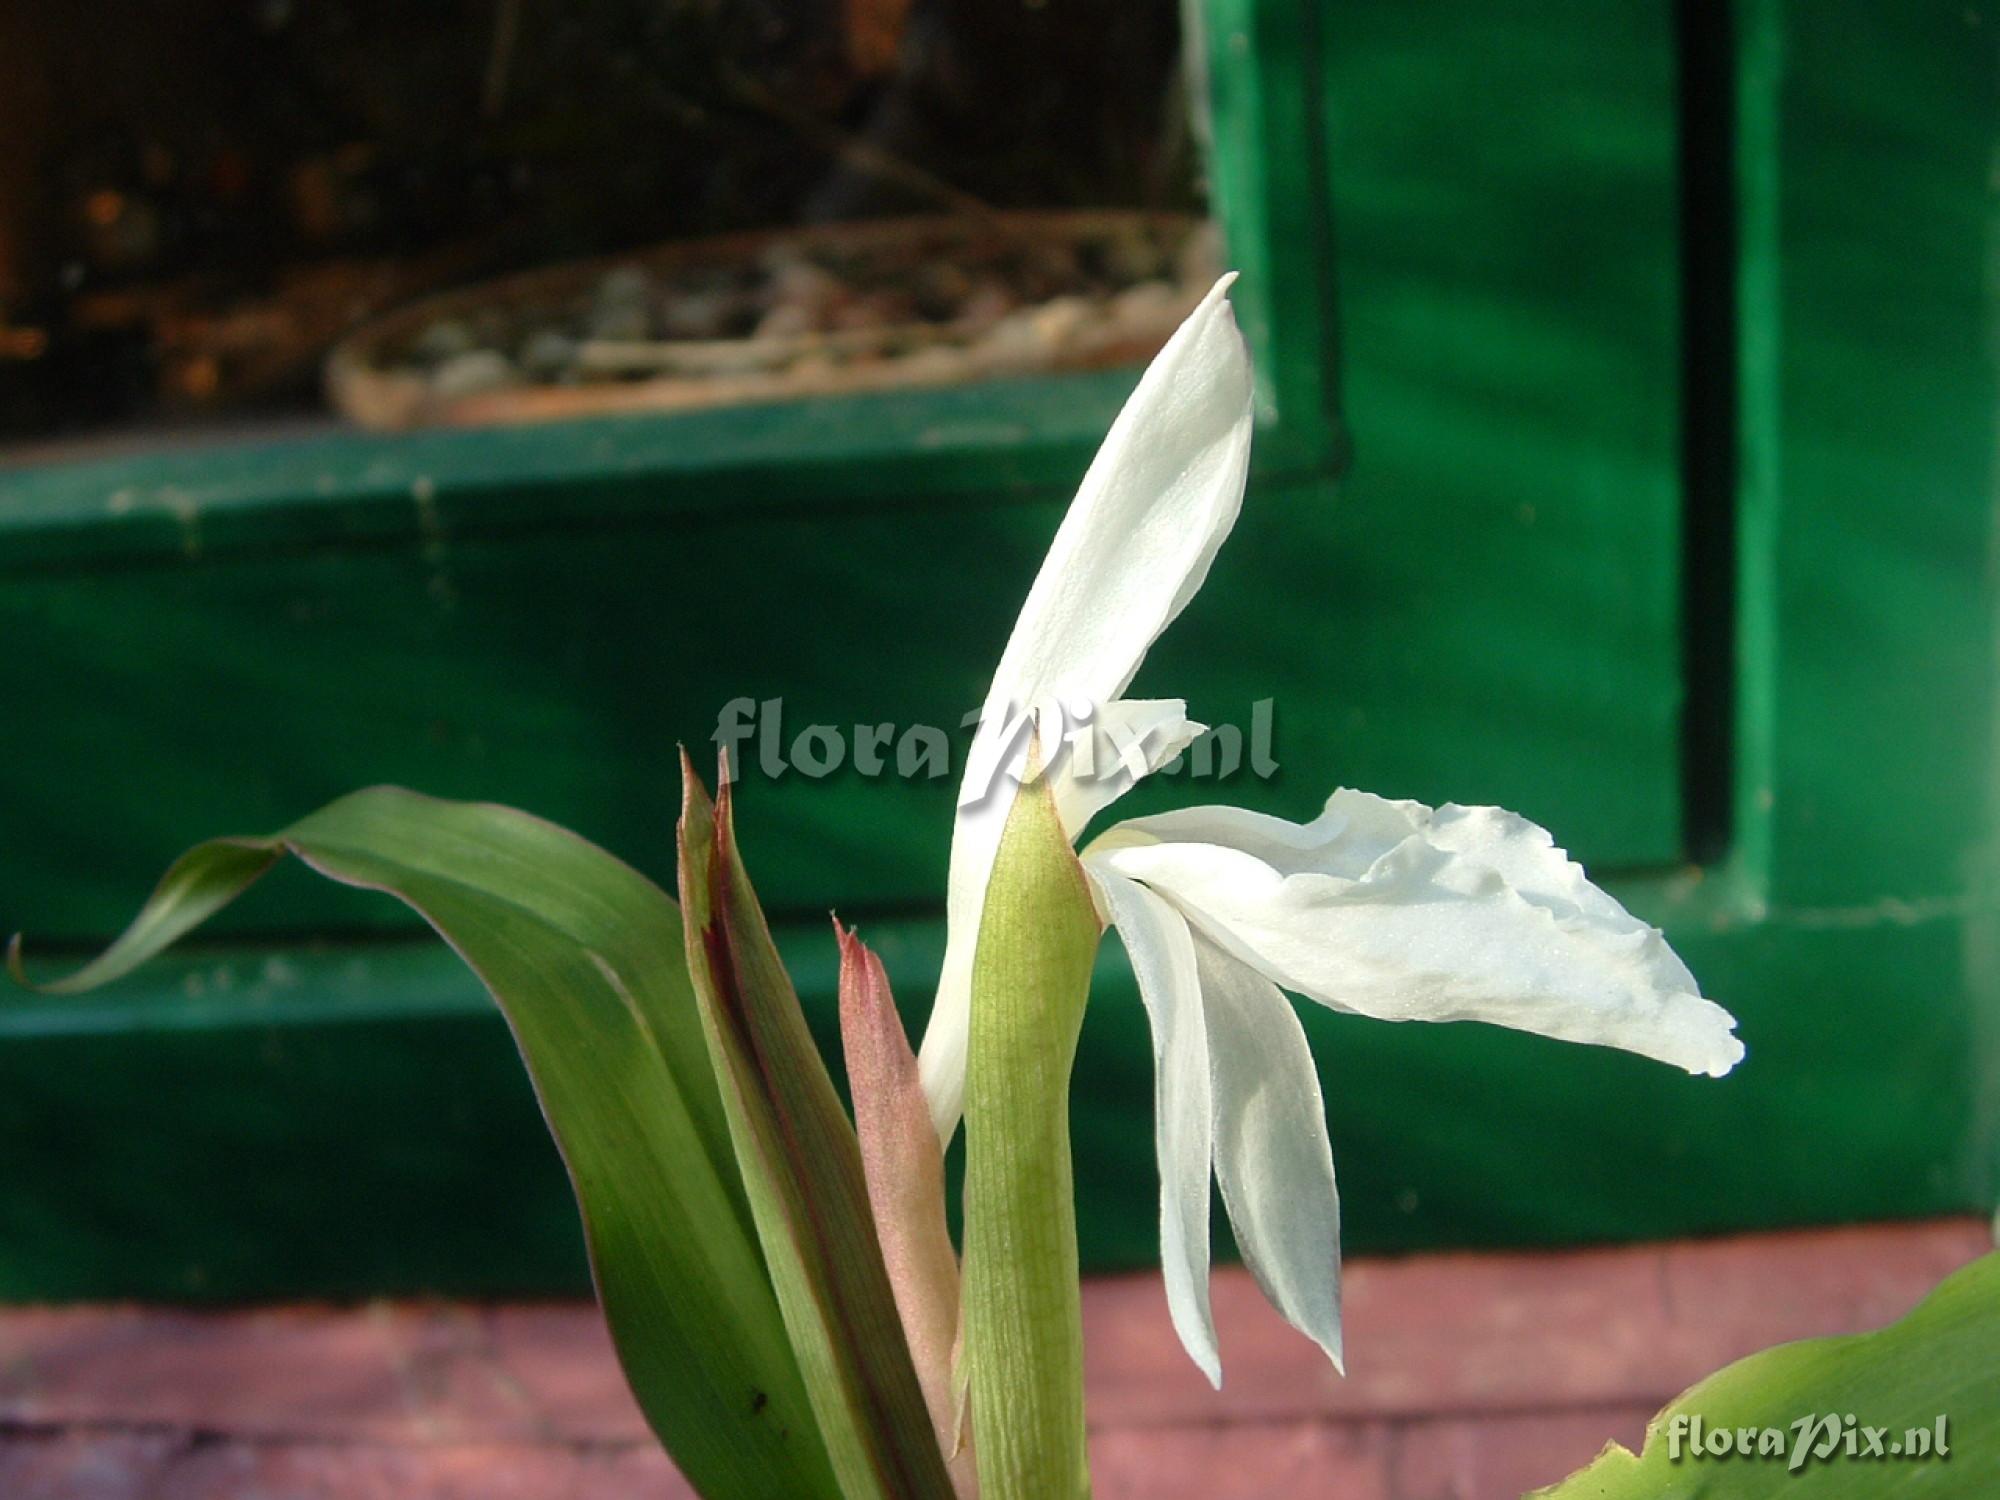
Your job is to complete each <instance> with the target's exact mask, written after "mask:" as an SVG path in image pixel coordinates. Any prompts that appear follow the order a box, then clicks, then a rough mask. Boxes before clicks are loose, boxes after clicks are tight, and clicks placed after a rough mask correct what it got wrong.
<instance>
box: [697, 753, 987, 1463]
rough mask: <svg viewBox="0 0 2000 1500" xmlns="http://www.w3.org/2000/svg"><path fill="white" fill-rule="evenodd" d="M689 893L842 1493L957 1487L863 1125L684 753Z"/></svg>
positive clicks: (777, 1278) (771, 1246)
mask: <svg viewBox="0 0 2000 1500" xmlns="http://www.w3.org/2000/svg"><path fill="white" fill-rule="evenodd" d="M682 779H683V784H684V795H683V800H682V808H681V850H680V854H681V904H682V906H683V908H684V909H685V911H686V914H687V949H688V970H689V972H690V973H691V974H692V975H693V976H694V988H695V994H696V996H697V998H698V999H699V1001H700V1003H701V1014H702V1020H703V1023H704V1027H703V1029H704V1031H705V1033H706V1035H707V1037H708V1043H709V1048H710V1053H711V1056H712V1057H713V1060H714V1064H715V1075H716V1077H717V1079H718V1080H719V1081H720V1082H721V1084H722V1100H723V1107H724V1111H725V1113H726V1114H727V1116H728V1119H729V1128H730V1131H731V1133H732V1135H733V1137H734V1139H735V1142H736V1160H737V1165H738V1167H739V1168H740V1170H741V1172H742V1176H743V1185H744V1187H745V1188H746V1190H747V1191H748V1193H749V1198H750V1208H751V1211H752V1214H753V1215H754V1217H755V1219H756V1224H757V1230H758V1233H759V1235H760V1237H761V1238H762V1241H763V1245H764V1254H765V1258H766V1260H767V1261H768V1262H769V1264H770V1267H771V1280H772V1284H773V1285H774V1286H775V1287H776V1288H777V1292H778V1305H779V1307H780V1308H781V1309H783V1312H784V1316H785V1326H786V1328H787V1329H789V1330H790V1332H791V1336H792V1347H793V1349H794V1350H796V1351H797V1354H798V1358H799V1364H800V1367H801V1368H802V1369H803V1370H804V1372H805V1377H806V1390H807V1393H808V1394H809V1396H810V1397H811V1399H812V1403H813V1410H814V1411H815V1412H816V1413H817V1415H818V1417H819V1425H820V1431H821V1432H822V1433H823V1434H824V1436H825V1438H826V1446H827V1452H828V1453H829V1455H830V1456H831V1457H832V1459H833V1467H834V1471H835V1473H836V1474H838V1475H839V1477H840V1484H841V1489H842V1491H843V1493H844V1494H845V1495H846V1497H847V1500H919V1497H921V1500H952V1496H953V1489H952V1484H951V1478H950V1476H949V1475H948V1474H947V1473H946V1470H945V1462H944V1455H943V1453H942V1451H941V1450H940V1449H939V1447H938V1441H937V1438H936V1436H935V1435H934V1434H933V1432H932V1430H931V1419H930V1412H929V1409H928V1408H927V1407H926V1406H925V1404H924V1395H923V1390H922V1388H921V1387H920V1386H919V1384H918V1382H917V1374H916V1370H915V1367H914V1366H913V1365H912V1364H911V1361H910V1351H909V1345H908V1344H907V1343H906V1342H905V1340H904V1337H903V1327H902V1323H901V1320H900V1319H899V1318H898V1316H897V1312H896V1301H895V1297H894V1295H893V1293H892V1292H891V1290H890V1286H889V1273H888V1271H887V1270H886V1269H885V1267H884V1265H883V1261H882V1250H881V1245H880V1242H879V1241H878V1240H877V1238H876V1234H875V1222H874V1219H873V1218H872V1216H871V1215H870V1212H869V1206H868V1187H867V1183H866V1180H865V1178H864V1176H863V1174H862V1167H861V1151H860V1147H859V1145H858V1144H857V1143H856V1140H855V1135H854V1128H853V1126H851V1125H850V1124H849V1123H848V1120H847V1113H846V1111H845V1110H843V1109H842V1108H841V1104H840V1096H839V1095H838V1094H837V1093H835V1092H834V1087H833V1079H832V1078H831V1077H830V1076H829V1075H828V1073H827V1070H826V1064H825V1062H824V1061H823V1060H822V1059H821V1057H820V1055H819V1048H818V1046H817V1045H816V1044H815V1042H814V1041H813V1037H812V1033H811V1031H810V1030H808V1029H807V1027H806V1021H805V1015H804V1013H803V1012H802V1011H801V1010H800V1009H799V1001H798V995H797V994H796V992H795V991H794V990H793V988H792V981H791V978H790V976H789V975H787V974H786V972H785V967H784V964H783V962H782V960H780V959H779V957H778V950H777V947H776V945H774V944H773V943H772V941H771V933H770V929H769V927H768V926H767V925H766V923H765V921H764V913H763V910H762V908H761V907H759V906H758V904H757V897H756V893H755V892H754V891H752V890H751V888H750V879H749V876H748V874H747V873H746V872H745V870H744V868H743V862H742V860H741V859H740V858H739V857H738V855H737V852H736V838H735V833H734V830H733V828H732V826H731V819H730V791H729V783H728V782H727V781H724V782H723V783H722V789H721V792H720V794H719V797H718V800H717V801H716V802H715V803H713V804H711V803H710V801H709V799H708V793H707V792H706V790H705V789H704V788H703V787H702V784H701V779H700V778H699V777H698V776H696V775H695V773H694V768H693V767H692V766H691V765H690V764H688V762H687V758H686V756H685V755H683V756H682Z"/></svg>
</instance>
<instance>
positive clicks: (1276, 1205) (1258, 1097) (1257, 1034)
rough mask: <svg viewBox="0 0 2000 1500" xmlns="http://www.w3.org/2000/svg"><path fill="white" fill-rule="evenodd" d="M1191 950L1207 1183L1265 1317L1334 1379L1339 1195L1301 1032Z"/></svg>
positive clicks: (1267, 985)
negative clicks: (1320, 1355) (1210, 1167)
mask: <svg viewBox="0 0 2000 1500" xmlns="http://www.w3.org/2000/svg"><path fill="white" fill-rule="evenodd" d="M1100 878H1102V877H1100ZM1194 946H1195V954H1196V968H1197V972H1198V973H1199V975H1200V980H1201V1003H1202V1015H1203V1017H1204V1019H1205V1020H1206V1021H1207V1024H1208V1055H1209V1069H1210V1074H1211V1076H1212V1078H1213V1087H1214V1098H1215V1143H1214V1153H1215V1175H1216V1179H1217V1180H1218V1181H1219V1182H1220V1183H1221V1184H1222V1201H1223V1205H1224V1207H1226V1208H1227V1209H1228V1210H1229V1223H1230V1225H1231V1227H1232V1228H1233V1229H1234V1230H1235V1232H1236V1246H1237V1248H1238V1249H1239V1250H1241V1251H1242V1252H1243V1263H1244V1264H1245V1265H1246V1266H1248V1267H1249V1268H1250V1272H1251V1274H1252V1275H1253V1276H1255V1277H1256V1278H1257V1284H1258V1285H1259V1286H1260V1287H1262V1288H1263V1289H1264V1295H1265V1296H1266V1297H1268V1298H1270V1300H1271V1305H1272V1306H1273V1307H1275V1308H1277V1309H1278V1311H1279V1312H1281V1313H1283V1314H1284V1316H1285V1320H1286V1321H1287V1322H1288V1323H1290V1324H1291V1325H1292V1326H1293V1327H1294V1328H1296V1329H1298V1330H1299V1331H1300V1332H1301V1333H1303V1334H1305V1335H1306V1336H1307V1337H1308V1338H1310V1339H1312V1340H1313V1342H1314V1343H1316V1344H1318V1345H1319V1346H1320V1348H1322V1349H1324V1350H1325V1351H1326V1355H1327V1358H1328V1359H1330V1360H1332V1361H1333V1363H1334V1368H1335V1369H1339V1368H1341V1362H1340V1195H1339V1193H1338V1192H1337V1191H1336V1190H1335V1188H1334V1184H1333V1146H1332V1143H1331V1142H1330V1141H1329V1140H1328V1139H1327V1133H1326V1105H1325V1102H1324V1101H1323V1100H1322V1099H1321V1097H1320V1091H1319V1073H1318V1070H1317V1069H1315V1068H1314V1066H1313V1059H1312V1053H1311V1052H1310V1051H1309V1050H1308V1049H1307V1047H1306V1034H1305V1030H1304V1028H1303V1027H1301V1026H1300V1025H1299V1018H1298V1017H1297V1016H1296V1015H1295V1014H1293V1012H1292V1003H1291V1001H1289V1000H1287V999H1286V998H1285V997H1284V995H1283V994H1281V993H1280V992H1279V990H1278V987H1277V986H1276V985H1274V984H1272V983H1271V981H1270V980H1268V979H1266V978H1265V977H1264V976H1263V975H1262V974H1259V973H1258V972H1257V971H1256V970H1255V969H1252V968H1250V967H1249V966H1248V965H1246V964H1242V963H1238V962H1237V961H1236V960H1235V959H1233V958H1231V957H1230V956H1229V955H1228V954H1226V953H1224V952H1223V951H1222V950H1221V949H1220V948H1218V947H1216V946H1215V945H1214V944H1213V943H1211V942H1208V941H1207V940H1206V939H1204V938H1200V937H1197V938H1196V939H1195V940H1194ZM1211 1378H1213V1377H1211Z"/></svg>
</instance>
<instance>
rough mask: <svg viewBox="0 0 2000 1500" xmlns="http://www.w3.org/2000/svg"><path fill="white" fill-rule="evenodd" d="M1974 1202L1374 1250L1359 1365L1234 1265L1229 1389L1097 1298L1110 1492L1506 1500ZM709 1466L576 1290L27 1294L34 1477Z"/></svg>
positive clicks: (1355, 1354)
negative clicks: (1548, 1246)
mask: <svg viewBox="0 0 2000 1500" xmlns="http://www.w3.org/2000/svg"><path fill="white" fill-rule="evenodd" d="M1991 1242H1992V1241H1991V1235H1990V1233H1989V1230H1988V1227H1987V1226H1986V1225H1985V1224H1983V1223H1979V1222H1976V1221H1970V1220H1949V1221H1938V1222H1931V1223H1925V1224H1909V1225H1893V1226H1873V1227H1865V1228H1856V1229H1838V1230H1824V1231H1813V1232H1807V1233H1795V1234H1783V1235H1765V1236H1758V1237H1752V1238H1743V1239H1732V1240H1717V1241H1709V1242H1696V1243H1683V1244H1672V1245H1664V1246H1641V1247H1636V1248H1627V1249H1613V1250H1591V1251H1577V1252H1570V1253H1564V1254H1555V1255H1436V1256H1418V1257H1412V1258H1409V1259H1406V1260H1396V1261H1362V1262H1358V1263H1356V1264H1354V1265H1352V1266H1351V1267H1350V1268H1349V1273H1348V1282H1347V1294H1346V1297H1347V1332H1348V1347H1349V1349H1350V1351H1351V1352H1350V1358H1349V1373H1348V1376H1347V1378H1346V1379H1344V1380H1343V1379H1341V1378H1340V1377H1338V1376H1336V1375H1335V1374H1334V1373H1333V1371H1332V1370H1331V1369H1330V1368H1328V1367H1327V1366H1326V1364H1325V1362H1324V1361H1323V1360H1322V1359H1321V1358H1320V1357H1319V1356H1318V1354H1317V1353H1316V1352H1315V1351H1314V1350H1313V1349H1312V1348H1311V1346H1310V1345H1308V1344H1306V1343H1305V1342H1304V1341H1303V1340H1302V1339H1300V1338H1298V1337H1297V1336H1295V1335H1294V1334H1292V1333H1291V1332H1290V1330H1288V1329H1286V1328H1285V1327H1284V1326H1283V1325H1282V1324H1281V1323H1279V1322H1278V1320H1277V1319H1276V1317H1275V1316H1274V1315H1273V1314H1272V1313H1271V1312H1270V1311H1269V1309H1268V1308H1266V1307H1265V1305H1264V1303H1263V1300H1262V1298H1261V1297H1260V1296H1259V1295H1258V1293H1257V1291H1256V1289H1255V1287H1254V1286H1252V1285H1251V1284H1250V1282H1249V1280H1248V1278H1247V1277H1245V1276H1243V1275H1242V1274H1241V1273H1240V1272H1226V1273H1223V1274H1221V1275H1220V1276H1218V1278H1217V1283H1216V1287H1215V1298H1214V1300H1215V1313H1216V1322H1217V1325H1218V1327H1219V1329H1220V1330H1221V1334H1222V1341H1223V1345H1222V1348H1223V1363H1224V1370H1225V1375H1226V1380H1225V1384H1224V1387H1223V1390H1222V1391H1221V1392H1220V1393H1216V1392H1213V1391H1211V1390H1209V1388H1208V1386H1207V1384H1206V1382H1204V1381H1203V1380H1202V1379H1201V1377H1200V1376H1199V1375H1198V1374H1197V1373H1196V1372H1195V1371H1194V1369H1193V1367H1192V1366H1191V1365H1189V1364H1188V1362H1187V1360H1186V1359H1185V1357H1184V1356H1183V1355H1182V1354H1181V1352H1180V1350H1179V1347H1178V1345H1176V1344H1175V1342H1174V1339H1173V1335H1172V1332H1171V1330H1170V1328H1169V1327H1168V1324H1167V1317H1166V1307H1165V1303H1164V1299H1163V1296H1162V1294H1161V1291H1160V1288H1159V1285H1158V1281H1157V1278H1155V1277H1152V1276H1133V1277H1121V1278H1115V1279H1109V1280H1103V1281H1098V1282H1094V1283H1093V1284H1092V1285H1091V1286H1090V1287H1089V1288H1088V1289H1087V1293H1086V1297H1085V1319H1086V1323H1087V1325H1088V1328H1087V1343H1088V1347H1089V1351H1090V1357H1089V1378H1090V1399H1091V1434H1092V1435H1091V1444H1092V1456H1093V1463H1094V1467H1095V1475H1096V1488H1097V1493H1098V1495H1099V1496H1100V1497H1101V1500H1127V1497H1130V1500H1138V1497H1142V1496H1143V1497H1146V1500H1174V1497H1177V1496H1188V1497H1202V1500H1251V1497H1257V1500H1262V1497H1265V1496H1273V1495H1283V1496H1288V1497H1289V1496H1314V1495H1328V1496H1339V1497H1342V1500H1491V1497H1495V1496H1508V1495H1518V1494H1519V1493H1521V1492H1522V1491H1523V1490H1526V1489H1529V1488H1531V1487H1533V1486H1535V1485H1539V1484H1546V1483H1550V1482H1552V1481H1554V1480H1556V1479H1559V1478H1561V1477H1562V1476H1563V1474H1565V1473H1567V1472H1568V1471H1569V1470H1571V1469H1573V1468H1575V1467H1577V1466H1578V1465H1580V1464H1582V1463H1585V1462H1587V1461H1588V1460H1589V1459H1590V1458H1591V1456H1592V1455H1593V1454H1595V1453H1596V1452H1597V1450H1598V1449H1599V1448H1601V1447H1602V1446H1603V1445H1604V1443H1605V1442H1606V1441H1607V1440H1610V1439H1613V1438H1616V1439H1618V1440H1619V1441H1622V1442H1625V1443H1627V1444H1636V1443H1637V1442H1638V1441H1639V1439H1640V1437H1641V1435H1642V1433H1643V1432H1644V1429H1645V1422H1646V1418H1647V1416H1648V1415H1649V1414H1650V1413H1651V1412H1652V1411H1654V1410H1655V1409H1657V1408H1658V1407H1659V1406H1660V1405H1662V1404H1663V1403H1664V1402H1665V1401H1666V1400H1667V1399H1668V1398H1669V1397H1671V1396H1672V1395H1674V1394H1675V1393H1676V1392H1677V1391H1679V1390H1680V1389H1682V1388H1683V1387H1685V1386H1687V1385H1689V1384H1691V1383H1692V1382H1693V1381H1695V1380H1697V1379H1699V1378H1700V1377H1701V1376H1703V1375H1705V1374H1707V1373H1708V1372H1709V1371H1711V1370H1713V1369H1715V1368H1717V1367H1718V1366H1720V1365H1722V1364H1725V1363H1727V1362H1728V1361H1729V1360H1731V1359H1734V1358H1737V1357H1738V1356H1740V1355H1743V1354H1747V1353H1750V1352H1751V1351H1753V1350H1756V1349H1760V1348H1763V1347H1764V1346H1766V1345H1768V1344H1772V1343H1777V1342H1780V1341H1783V1340H1786V1339H1793V1338H1802V1337H1808V1336H1811V1335H1816V1334H1825V1333H1838V1332H1847V1331H1851V1330H1855V1329H1861V1328H1871V1327H1875V1326H1878V1325H1880V1324H1882V1323H1884V1322H1887V1321H1889V1320H1891V1319H1893V1318H1895V1317H1897V1316H1899V1315H1900V1314H1901V1313H1903V1312H1904V1311H1905V1310H1907V1309H1908V1308H1909V1307H1910V1306H1911V1305H1912V1304H1913V1303H1915V1302H1916V1301H1917V1300H1918V1299H1919V1298H1920V1297H1921V1296H1922V1295H1923V1294H1924V1293H1925V1292H1926V1291H1927V1290H1929V1288H1930V1287H1931V1286H1932V1285H1933V1284H1935V1283H1936V1282H1937V1281H1938V1280H1939V1279H1940V1278H1942V1277H1943V1276H1944V1275H1945V1274H1946V1273H1947V1272H1949V1271H1951V1270H1952V1269H1954V1268H1955V1267H1957V1266H1959V1265H1962V1264H1964V1263H1965V1262H1967V1261H1969V1260H1971V1259H1973V1258H1974V1257H1976V1256H1978V1255H1980V1254H1982V1253H1984V1252H1985V1251H1986V1250H1987V1249H1988V1248H1990V1246H1991ZM687 1493H688V1491H687V1490H686V1489H685V1487H684V1486H683V1485H682V1484H681V1483H680V1481H679V1480H678V1478H677V1477H676V1476H675V1475H674V1473H673V1471H672V1469H671V1468H670V1466H669V1465H668V1464H667V1462H666V1460H665V1459H664V1458H663V1457H661V1456H660V1455H659V1453H658V1452H657V1451H656V1450H655V1449H654V1448H653V1446H652V1444H651V1442H650V1440H649V1439H648V1437H647V1435H646V1431H645V1428H644V1426H643V1424H642V1423H641V1421H640V1419H639V1416H638V1414H637V1412H636V1411H635V1410H634V1409H633V1406H632V1403H631V1400H630V1398H629V1397H628V1396H627V1395H626V1394H625V1391H624V1389H623V1387H622V1386H621V1384H620V1383H619V1377H618V1372H617V1369H616V1367H615V1365H614V1364H613V1362H612V1358H611V1355H610V1351H609V1348H608V1346H607V1344H606V1342H605V1339H604V1335H603V1331H602V1329H601V1328H600V1327H599V1326H598V1324H597V1322H596V1318H595V1315H594V1313H593V1312H592V1310H591V1309H590V1308H588V1307H583V1306H574V1305H531V1306H498V1307H494V1306H465V1305H457V1304H446V1305H427V1306H415V1305H405V1304H393V1305H392V1304H379V1305H373V1306H368V1307H362V1308H346V1309H328V1308H300V1307H286V1308H268V1309H251V1310H243V1311H233V1312H187V1311H180V1310H175V1309H171V1308H153V1307H85V1308H19V1309H12V1310H0V1496H4V1497H6V1500H632V1497H636V1496H657V1497H663V1500H664V1497H675V1496H685V1495H686V1494H687Z"/></svg>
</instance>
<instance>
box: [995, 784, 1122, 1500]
mask: <svg viewBox="0 0 2000 1500" xmlns="http://www.w3.org/2000/svg"><path fill="white" fill-rule="evenodd" d="M1100 936H1101V929H1100V928H1099V926H1098V922H1097V912H1096V908H1095V907H1094V906H1093V905H1092V903H1091V900H1090V893H1089V891H1088V890H1087V889H1086V887H1085V885H1084V875H1083V867H1082V866H1081V865H1079V864H1078V863H1077V860H1076V855H1075V853H1074V852H1073V851H1072V850H1071V848H1070V843H1069V838H1068V836H1067V835H1066V834H1065V833H1064V832H1063V828H1062V820H1061V819H1060V818H1059V817H1058V816H1057V815H1056V806H1055V801H1054V799H1053V797H1052V796H1051V795H1050V790H1049V785H1048V780H1047V778H1046V777H1038V778H1036V779H1035V780H1033V781H1032V782H1029V783H1027V784H1024V785H1023V786H1022V787H1021V789H1020V791H1019V792H1018V793H1017V794H1016V796H1015V798H1014V805H1013V807H1012V808H1011V809H1010V810H1009V812H1008V814H1007V822H1006V825H1005V827H1004V828H1003V829H1002V831H1001V834H1000V848H999V852H998V854H997V855H996V856H995V858H994V862H993V875H992V879H991V881H990V882H989V883H988V885H987V888H986V906H985V910H984V912H983V913H982V915H981V917H980V922H979V943H978V947H977V949H976V950H975V952H974V956H973V964H972V1032H971V1044H970V1049H969V1051H968V1053H967V1058H966V1091H965V1274H964V1282H965V1293H964V1295H965V1358H966V1359H967V1361H969V1363H970V1369H971V1385H972V1430H973V1436H974V1439H975V1442H974V1450H975V1452H976V1453H977V1454H978V1458H979V1487H980V1493H981V1495H983V1496H984V1497H985V1500H1077V1497H1080V1496H1085V1495H1088V1494H1089V1493H1090V1471H1089V1463H1088V1456H1087V1454H1086V1451H1085V1446H1084V1416H1083V1310H1082V1305H1081V1300H1082V1299H1081V1292H1080V1290H1079V1287H1078V1284H1077V1253H1076V1194H1075V1189H1074V1186H1073V1184H1072V1174H1071V1168H1070V1144H1069V1084H1070V1071H1071V1068H1072V1067H1073V1065H1074V1064H1075V1061H1076V1043H1077V1036H1078V1034H1079V1032H1080V1031H1081V1029H1082V1026H1083V1009H1084V1003H1085V1001H1086V1000H1087V999H1088V998H1089V994H1090V971H1091V965H1092V962H1093V960H1094V959H1095V957H1096V953H1097V943H1098V939H1099V937H1100Z"/></svg>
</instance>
